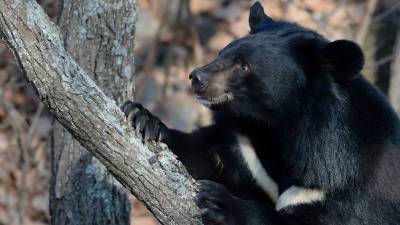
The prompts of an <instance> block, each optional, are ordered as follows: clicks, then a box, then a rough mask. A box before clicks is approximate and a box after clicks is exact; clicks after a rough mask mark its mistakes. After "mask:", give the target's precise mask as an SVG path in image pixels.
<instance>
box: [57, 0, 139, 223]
mask: <svg viewBox="0 0 400 225" xmlns="http://www.w3.org/2000/svg"><path fill="white" fill-rule="evenodd" d="M58 20H59V26H60V29H61V34H62V37H63V40H64V46H65V49H66V50H67V52H68V53H69V54H70V55H71V56H72V58H73V59H74V60H75V61H76V62H77V63H78V64H79V65H80V66H81V67H82V68H83V69H85V71H86V72H87V73H88V75H89V76H90V77H91V78H92V79H93V80H94V81H95V82H96V84H97V85H98V86H99V87H100V88H101V89H102V90H103V91H104V92H105V94H106V95H107V96H108V97H110V98H112V99H113V100H115V101H116V102H117V103H118V104H121V103H122V101H123V99H132V98H133V96H132V91H131V89H132V87H133V82H132V81H133V74H134V71H133V68H134V63H133V60H134V51H133V50H134V32H135V21H136V2H135V1H134V0H123V1H119V0H104V1H102V0H64V1H61V2H60V11H59V19H58ZM50 152H51V165H52V166H51V179H50V216H51V224H54V225H66V224H76V225H129V224H130V203H129V200H128V197H127V194H126V193H125V192H124V190H123V189H121V185H119V183H118V182H117V181H116V180H115V179H114V178H113V177H112V176H111V175H110V174H109V173H108V172H107V170H106V168H105V167H104V166H103V165H102V164H101V163H99V162H98V160H97V159H96V158H93V156H92V155H91V154H90V153H88V152H87V151H86V149H85V148H83V147H82V146H81V145H80V144H79V142H78V141H76V140H75V139H74V138H73V137H72V136H71V135H70V134H69V132H68V131H67V130H66V129H65V128H64V127H63V126H62V125H61V124H60V123H58V122H55V123H54V126H53V133H52V138H51V145H50ZM93 206H95V207H93Z"/></svg>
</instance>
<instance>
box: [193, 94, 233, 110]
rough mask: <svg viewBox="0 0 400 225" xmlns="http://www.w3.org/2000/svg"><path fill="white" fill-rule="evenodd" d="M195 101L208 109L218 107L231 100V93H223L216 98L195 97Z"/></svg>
mask: <svg viewBox="0 0 400 225" xmlns="http://www.w3.org/2000/svg"><path fill="white" fill-rule="evenodd" d="M196 99H197V100H198V101H199V102H200V103H201V104H203V105H204V106H207V107H210V106H213V105H220V104H223V103H227V102H230V101H232V100H233V94H232V93H231V92H228V93H224V94H223V95H220V96H218V97H204V96H200V95H196Z"/></svg>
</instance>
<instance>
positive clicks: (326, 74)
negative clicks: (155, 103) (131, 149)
mask: <svg viewBox="0 0 400 225" xmlns="http://www.w3.org/2000/svg"><path fill="white" fill-rule="evenodd" d="M249 23H250V28H251V31H250V35H248V36H246V37H244V38H241V39H238V40H236V41H233V42H232V43H230V44H229V45H228V46H226V47H225V48H224V49H222V50H221V52H220V53H219V55H218V57H217V58H216V59H215V60H214V61H212V62H211V63H209V64H207V65H205V66H202V67H200V68H198V69H195V70H194V71H193V72H192V73H191V74H190V76H189V78H190V79H191V82H192V89H193V92H194V94H195V96H196V97H197V98H198V100H199V101H200V102H201V103H202V104H204V105H206V106H208V107H209V108H210V109H212V110H213V111H214V120H215V123H214V124H213V125H211V126H209V127H203V128H200V129H198V130H196V131H194V132H192V133H190V134H187V133H182V132H180V131H177V130H173V129H169V128H167V127H166V126H165V125H164V124H163V123H162V122H161V121H160V120H159V119H157V118H156V117H154V116H152V115H151V114H150V113H149V112H148V111H147V110H146V109H144V108H143V107H142V106H141V105H140V104H137V103H132V102H128V103H126V104H124V106H123V107H122V110H123V111H124V113H125V114H126V116H127V117H128V119H129V121H131V123H132V125H133V126H134V127H135V128H136V129H137V130H138V131H140V132H141V133H142V134H143V137H144V139H145V140H157V141H163V142H165V143H166V144H167V145H168V146H169V147H170V149H171V150H172V151H174V153H176V154H177V155H178V158H179V159H180V160H181V161H182V162H183V163H184V165H185V166H186V167H187V169H188V171H189V172H190V173H191V174H192V175H193V176H194V177H195V178H197V179H200V180H201V181H199V183H200V192H199V194H198V196H197V199H198V204H199V206H200V207H201V208H202V209H203V211H202V212H203V214H202V218H203V221H204V223H205V224H218V225H223V224H224V225H228V224H229V225H235V224H237V225H239V224H240V225H260V224H262V225H269V224H288V225H289V224H307V225H314V224H315V225H317V224H318V225H319V224H327V225H332V224H340V225H344V224H352V225H355V224H357V225H359V224H377V225H378V224H379V225H383V224H387V225H389V224H390V225H393V224H400V204H399V202H400V151H399V150H400V149H399V141H400V140H399V138H400V123H399V119H398V117H397V115H396V113H395V111H394V110H393V109H392V107H391V106H390V105H389V103H388V102H387V100H386V98H385V97H384V96H383V95H382V94H381V93H380V92H379V91H378V90H377V89H376V88H375V87H373V86H372V85H371V84H370V83H369V82H368V81H366V80H365V78H363V77H362V75H361V74H360V70H361V69H362V67H363V63H364V60H363V53H362V51H361V50H360V48H359V47H358V46H357V45H356V44H355V43H353V42H350V41H346V40H338V41H333V42H330V41H328V40H327V39H325V38H324V37H322V36H321V35H319V34H318V33H316V32H314V31H312V30H309V29H305V28H303V27H301V26H299V25H296V24H293V23H288V22H283V21H274V20H272V19H271V18H269V17H268V16H267V15H265V13H264V10H263V8H262V6H261V5H260V4H259V3H255V4H254V5H253V6H252V8H251V11H250V18H249Z"/></svg>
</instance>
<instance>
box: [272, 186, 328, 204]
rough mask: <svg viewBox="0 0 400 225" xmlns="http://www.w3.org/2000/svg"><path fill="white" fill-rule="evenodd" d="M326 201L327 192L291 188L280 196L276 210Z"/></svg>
mask: <svg viewBox="0 0 400 225" xmlns="http://www.w3.org/2000/svg"><path fill="white" fill-rule="evenodd" d="M324 199H325V192H323V191H321V190H318V189H310V188H304V187H297V186H291V187H290V188H288V189H287V190H286V191H285V192H283V193H282V194H281V195H280V196H279V199H278V202H277V203H276V210H280V209H283V208H285V207H288V206H294V205H299V204H307V203H313V202H318V201H323V200H324Z"/></svg>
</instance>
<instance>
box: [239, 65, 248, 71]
mask: <svg viewBox="0 0 400 225" xmlns="http://www.w3.org/2000/svg"><path fill="white" fill-rule="evenodd" d="M240 69H241V70H242V71H244V72H247V71H249V66H248V65H246V64H242V65H241V66H240Z"/></svg>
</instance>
